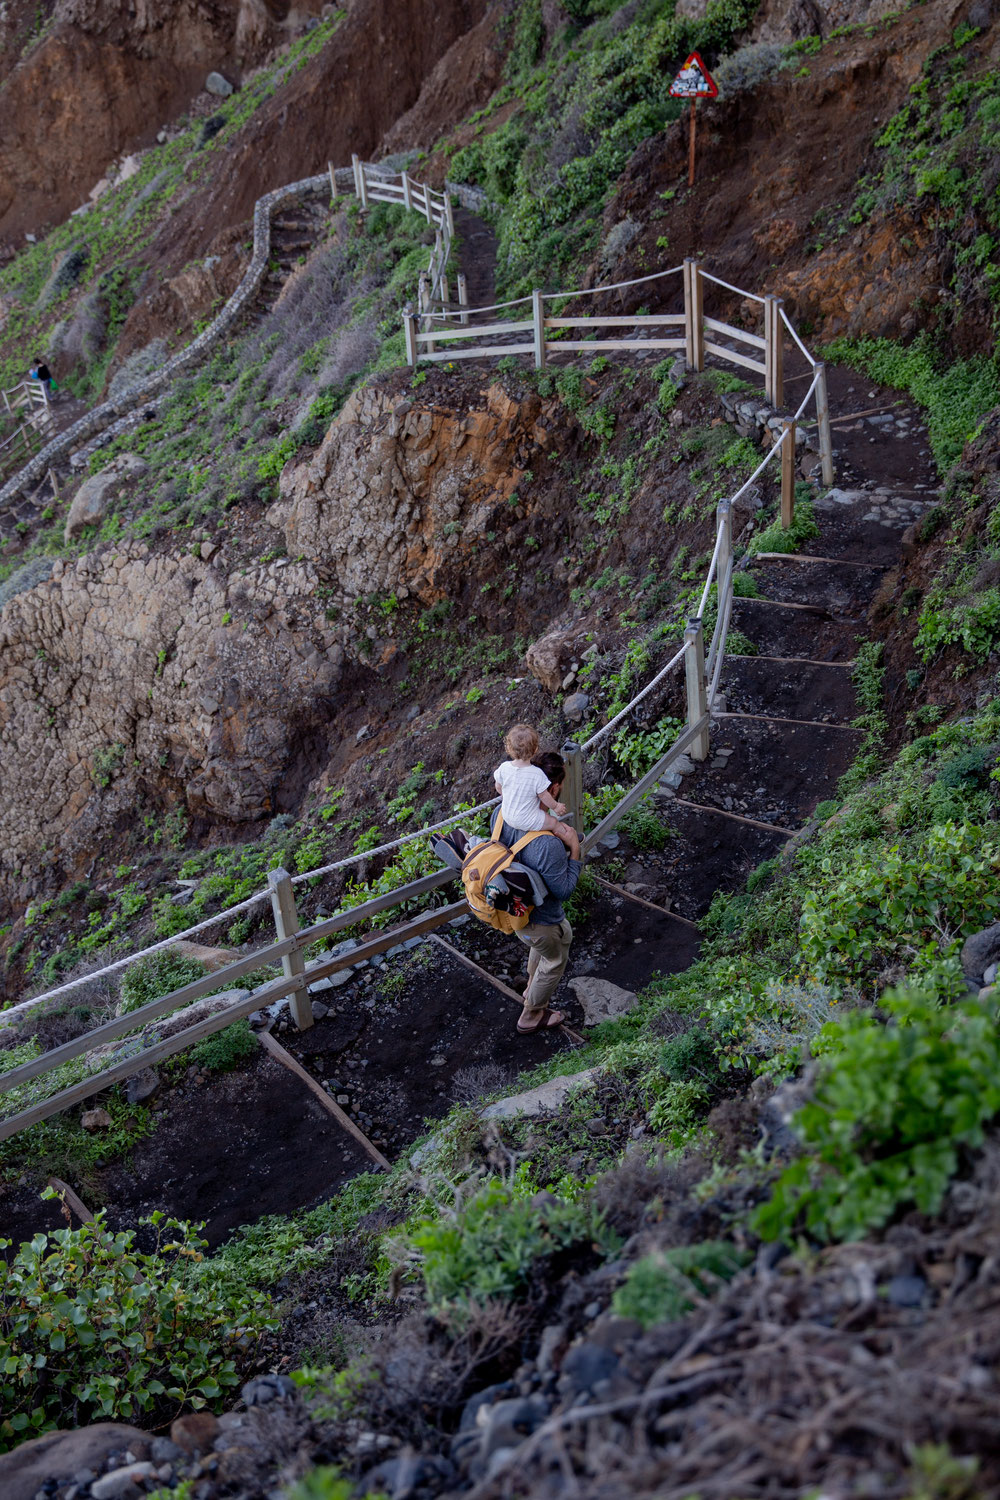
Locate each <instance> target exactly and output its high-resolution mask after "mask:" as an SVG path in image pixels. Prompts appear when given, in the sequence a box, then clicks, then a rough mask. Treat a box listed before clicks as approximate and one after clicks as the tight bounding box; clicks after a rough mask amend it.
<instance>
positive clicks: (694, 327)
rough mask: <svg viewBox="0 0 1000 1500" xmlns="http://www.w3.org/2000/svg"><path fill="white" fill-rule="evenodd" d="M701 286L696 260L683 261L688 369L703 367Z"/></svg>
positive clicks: (703, 335) (703, 325)
mask: <svg viewBox="0 0 1000 1500" xmlns="http://www.w3.org/2000/svg"><path fill="white" fill-rule="evenodd" d="M703 296H704V293H703V287H702V280H701V270H700V268H699V266H698V262H697V261H696V260H694V259H693V258H692V257H691V256H688V257H687V259H686V260H685V261H684V359H685V363H686V364H687V367H688V369H689V370H703V369H704V368H705V323H704V305H703Z"/></svg>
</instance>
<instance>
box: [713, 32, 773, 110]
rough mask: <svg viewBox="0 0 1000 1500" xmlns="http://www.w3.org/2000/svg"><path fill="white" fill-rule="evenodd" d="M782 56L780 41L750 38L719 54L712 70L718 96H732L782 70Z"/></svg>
mask: <svg viewBox="0 0 1000 1500" xmlns="http://www.w3.org/2000/svg"><path fill="white" fill-rule="evenodd" d="M785 56H786V49H785V48H784V47H783V46H782V45H781V44H780V42H752V43H751V44H750V45H749V46H748V47H741V48H740V49H739V51H738V52H731V53H730V54H729V56H728V57H722V58H720V59H719V61H718V62H717V63H716V65H715V67H714V69H713V70H712V77H713V78H714V79H715V81H716V83H717V84H718V86H719V94H720V96H721V97H722V98H723V99H731V98H732V97H733V95H734V94H742V93H745V92H746V91H747V90H748V89H756V88H759V87H760V85H761V84H762V83H767V81H768V79H770V78H773V77H774V76H775V74H776V73H779V72H780V71H781V67H782V64H783V63H784V61H785Z"/></svg>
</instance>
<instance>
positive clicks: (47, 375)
mask: <svg viewBox="0 0 1000 1500" xmlns="http://www.w3.org/2000/svg"><path fill="white" fill-rule="evenodd" d="M28 373H29V374H30V376H31V378H32V380H38V381H40V382H41V384H42V385H44V387H45V390H46V393H47V394H48V395H49V396H51V395H52V392H53V391H54V390H55V381H54V380H53V379H52V372H51V370H50V369H49V367H48V365H47V364H46V363H45V361H44V360H41V359H36V360H35V363H34V364H33V365H32V367H31V369H30V370H29V372H28Z"/></svg>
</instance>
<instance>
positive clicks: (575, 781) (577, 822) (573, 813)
mask: <svg viewBox="0 0 1000 1500" xmlns="http://www.w3.org/2000/svg"><path fill="white" fill-rule="evenodd" d="M560 754H561V755H562V758H563V760H564V761H565V762H566V780H565V781H564V782H563V788H562V792H561V793H560V800H561V801H562V802H564V803H565V804H566V822H567V823H569V824H571V825H572V827H573V828H575V829H576V832H577V834H578V835H579V837H580V840H581V841H582V840H583V751H582V750H581V749H580V747H579V745H578V744H577V743H576V741H575V740H567V741H566V743H565V745H563V747H562V750H561V751H560Z"/></svg>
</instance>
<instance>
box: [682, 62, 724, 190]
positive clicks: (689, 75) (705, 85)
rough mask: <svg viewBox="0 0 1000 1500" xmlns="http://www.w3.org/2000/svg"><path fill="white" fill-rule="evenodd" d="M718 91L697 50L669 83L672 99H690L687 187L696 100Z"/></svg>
mask: <svg viewBox="0 0 1000 1500" xmlns="http://www.w3.org/2000/svg"><path fill="white" fill-rule="evenodd" d="M718 92H719V90H718V87H717V85H716V82H715V79H714V78H713V77H712V75H711V73H710V72H709V71H708V69H707V68H706V67H705V64H704V63H703V62H702V60H701V57H700V56H699V54H698V53H697V52H692V53H691V56H690V57H689V58H688V60H687V62H686V63H685V64H684V66H683V68H681V70H680V72H679V73H678V74H677V77H676V78H675V79H674V81H673V83H672V84H671V85H670V97H671V98H672V99H690V101H691V116H690V124H689V126H688V187H694V156H695V134H696V129H697V107H698V100H699V99H714V98H715V97H716V95H717V94H718Z"/></svg>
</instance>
